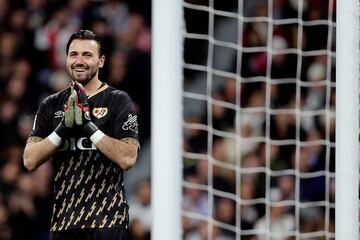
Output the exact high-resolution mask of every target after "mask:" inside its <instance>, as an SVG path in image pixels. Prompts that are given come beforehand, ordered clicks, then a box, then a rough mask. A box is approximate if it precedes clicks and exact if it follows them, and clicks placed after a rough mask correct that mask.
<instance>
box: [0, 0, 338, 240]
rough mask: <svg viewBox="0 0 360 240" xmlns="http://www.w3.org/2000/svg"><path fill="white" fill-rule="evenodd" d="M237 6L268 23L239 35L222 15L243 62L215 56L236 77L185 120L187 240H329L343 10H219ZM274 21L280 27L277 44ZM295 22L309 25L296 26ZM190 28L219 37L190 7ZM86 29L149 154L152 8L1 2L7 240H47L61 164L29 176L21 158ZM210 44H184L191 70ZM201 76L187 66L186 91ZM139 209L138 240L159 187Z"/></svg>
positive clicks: (282, 6)
mask: <svg viewBox="0 0 360 240" xmlns="http://www.w3.org/2000/svg"><path fill="white" fill-rule="evenodd" d="M186 2H187V3H191V4H199V5H205V6H208V5H209V1H207V0H187V1H186ZM239 2H244V4H243V6H242V8H243V10H244V17H262V18H257V20H254V19H253V21H245V22H243V24H242V28H239V27H238V25H237V19H236V21H235V28H234V29H235V30H234V31H231V30H230V31H229V29H231V24H234V23H231V21H229V22H227V20H226V17H222V18H221V19H220V18H219V19H218V18H216V17H215V18H214V30H215V31H214V33H215V35H214V38H215V39H217V38H219V39H220V40H221V38H226V37H228V38H229V39H231V38H233V39H235V41H234V43H236V44H237V45H238V46H241V48H239V49H242V50H243V51H241V52H240V51H238V50H237V49H231V50H230V51H228V50H226V49H225V48H220V46H219V45H214V46H212V47H213V50H214V51H213V54H214V55H213V56H212V58H213V61H212V63H213V65H212V66H211V67H213V68H214V69H219V70H222V71H225V72H227V73H232V74H233V75H234V77H224V76H215V74H213V75H212V76H211V78H212V79H213V81H214V82H213V85H212V86H211V87H212V90H211V94H212V96H211V97H212V99H213V101H212V102H211V104H210V105H207V104H204V105H202V108H197V109H196V111H195V112H194V111H190V110H187V109H184V111H185V113H184V116H185V122H186V123H185V128H184V151H185V153H195V154H194V155H196V156H200V157H197V158H195V157H193V156H194V155H191V154H189V155H187V154H185V157H184V189H183V201H182V204H183V210H184V217H183V234H184V236H183V238H184V239H187V240H197V239H208V238H210V237H211V238H212V239H217V240H226V239H235V236H236V232H235V226H240V227H241V230H242V232H241V234H242V239H249V240H261V239H264V238H263V237H264V236H265V235H264V234H265V233H266V230H267V229H268V228H270V229H271V231H272V233H273V234H274V235H273V236H274V237H276V239H284V240H289V239H292V238H291V237H288V236H286V234H290V233H291V232H292V231H299V232H301V233H304V234H306V233H314V232H315V233H318V234H317V235H316V234H315V236H318V237H317V238H316V237H315V238H313V239H323V238H324V236H325V235H324V234H325V233H326V231H327V232H330V233H331V232H334V209H333V207H332V206H333V205H331V204H333V203H334V178H333V176H332V174H331V173H333V172H334V168H335V167H334V165H335V164H334V154H335V153H334V151H335V150H334V141H335V118H334V111H335V87H334V82H335V70H334V68H335V59H334V57H333V56H332V55H331V54H332V53H333V52H334V51H335V29H332V28H333V26H332V25H331V24H332V23H333V22H334V21H335V0H334V1H331V0H326V1H322V0H304V1H296V0H273V1H271V2H272V3H273V6H268V5H267V2H268V1H265V0H253V1H213V3H214V8H215V9H217V10H224V11H227V12H238V11H237V9H238V7H239V6H238V5H237V4H238V3H239ZM300 2H301V6H300ZM330 3H331V4H332V5H330ZM269 8H270V11H269ZM270 12H271V13H272V16H271V17H273V18H274V19H275V20H279V21H278V22H276V21H274V22H272V23H273V25H272V28H273V29H272V36H268V34H269V31H268V30H269V27H270V24H269V22H268V21H266V17H268V16H269V13H270ZM298 16H301V18H302V20H303V21H304V22H303V24H302V25H300V24H299V23H298V22H296V21H290V20H291V19H297V18H298ZM184 17H185V24H186V30H187V31H188V32H192V33H201V34H209V33H210V32H211V31H210V29H211V27H212V26H211V25H209V23H210V22H209V19H210V18H209V14H208V12H206V11H198V10H194V9H191V8H184ZM228 19H230V18H228ZM280 20H289V21H283V22H281V21H280ZM318 20H319V21H318ZM310 21H318V22H317V24H310ZM306 23H309V24H306ZM209 26H210V27H209ZM78 29H91V30H93V31H94V32H95V33H97V34H98V35H99V36H100V37H101V38H102V40H103V42H104V43H105V53H106V62H105V66H104V69H102V70H101V72H100V79H101V80H103V81H105V82H107V83H108V84H110V85H112V86H114V87H117V88H119V89H122V90H125V91H127V92H128V93H129V94H130V96H131V97H132V98H133V100H134V102H135V104H136V107H137V111H138V114H139V120H140V130H139V133H140V134H141V135H140V143H141V144H143V143H147V142H148V139H149V136H150V86H151V83H150V81H151V79H150V75H151V74H150V63H151V55H150V54H151V52H150V51H151V43H150V40H151V1H140V0H68V1H63V0H49V1H46V0H12V1H10V0H0V133H1V138H0V240H18V239H28V240H32V239H33V240H43V239H48V231H49V230H48V229H49V228H48V227H49V221H50V214H51V197H52V196H51V194H52V191H51V187H50V186H51V181H52V177H53V168H52V163H51V162H48V163H46V164H44V165H42V166H41V167H40V168H39V169H38V170H37V171H35V172H34V173H28V172H26V171H25V169H24V168H23V165H22V150H23V147H24V144H25V141H26V139H27V136H28V134H29V132H30V131H31V129H32V124H33V119H34V114H35V111H36V109H37V107H38V104H39V103H40V102H41V101H42V99H44V97H46V96H48V95H49V94H51V93H54V92H56V91H59V90H62V89H64V88H66V87H67V86H68V84H69V78H68V76H67V73H66V72H65V71H64V64H65V57H66V54H65V45H66V42H67V40H68V37H69V36H70V35H71V34H72V33H73V32H74V31H76V30H78ZM239 29H241V32H238V30H239ZM217 32H221V33H226V34H219V35H216V33H217ZM231 34H235V35H236V36H235V37H234V36H232V35H231ZM269 39H271V41H269ZM269 43H271V46H270V47H269V48H266V46H269V45H268V44H269ZM208 47H209V43H208V42H205V43H204V42H203V41H199V40H191V39H185V46H184V59H185V62H186V63H195V64H200V65H206V64H207V63H209V62H211V61H209V59H208V57H209V56H210V55H209V54H208V50H209V48H208ZM269 49H272V50H273V51H274V52H273V53H272V54H271V53H270V51H269ZM322 50H324V51H322ZM217 60H218V62H217ZM220 60H221V61H220ZM219 62H220V63H219ZM221 64H223V65H221ZM208 74H210V73H208ZM235 75H236V76H237V77H235ZM203 78H204V74H203V73H201V72H199V71H195V70H191V69H188V68H185V69H184V87H185V89H186V90H187V91H194V92H196V91H198V90H197V89H196V86H199V84H198V82H199V81H204V79H203ZM200 85H201V84H200ZM208 87H210V86H208ZM193 105H194V106H197V104H193ZM190 126H191V127H190ZM193 126H195V127H193ZM198 126H209V128H203V127H198ZM204 129H211V131H207V130H204ZM240 142H241V144H239V143H240ZM144 145H146V144H143V145H142V146H144ZM142 151H145V150H144V148H142ZM145 152H146V151H145ZM147 155H149V154H147ZM148 158H149V156H148ZM145 159H147V158H145ZM125 181H126V180H125ZM128 198H129V204H130V220H131V221H130V222H131V223H130V224H131V235H132V239H134V240H146V239H150V225H151V208H150V206H151V190H150V179H149V178H143V179H138V181H137V182H136V185H135V188H134V190H133V191H131V194H129V195H128ZM209 216H210V217H211V218H212V221H211V222H209V221H207V220H209V218H208V217H209ZM297 217H299V220H297V219H296V218H297ZM269 221H270V224H268V222H269ZM262 233H263V235H262ZM210 235H211V236H210Z"/></svg>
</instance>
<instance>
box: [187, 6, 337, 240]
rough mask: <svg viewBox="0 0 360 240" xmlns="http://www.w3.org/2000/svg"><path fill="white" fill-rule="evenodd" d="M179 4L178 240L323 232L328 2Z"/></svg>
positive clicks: (331, 193) (330, 45)
mask: <svg viewBox="0 0 360 240" xmlns="http://www.w3.org/2000/svg"><path fill="white" fill-rule="evenodd" d="M183 7H184V21H185V29H184V41H185V42H184V50H185V51H184V92H183V102H184V126H183V130H184V139H183V141H184V152H183V165H184V166H183V199H182V217H183V222H182V224H183V239H186V240H193V239H194V240H195V239H214V240H215V239H219V240H220V239H222V240H223V239H248V240H257V239H258V240H262V239H279V240H282V239H283V240H289V239H335V40H336V38H335V13H336V11H335V0H322V1H320V0H304V1H298V0H266V1H264V0H251V1H250V0H248V1H245V0H238V1H226V0H222V1H220V0H184V2H183Z"/></svg>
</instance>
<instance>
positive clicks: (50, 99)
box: [42, 88, 69, 105]
mask: <svg viewBox="0 0 360 240" xmlns="http://www.w3.org/2000/svg"><path fill="white" fill-rule="evenodd" d="M68 91H69V88H67V89H64V90H62V91H60V92H56V93H53V94H51V95H49V96H47V97H46V98H45V99H44V100H43V101H42V103H43V104H46V105H47V104H54V103H57V102H62V101H63V100H64V99H66V96H67V95H68Z"/></svg>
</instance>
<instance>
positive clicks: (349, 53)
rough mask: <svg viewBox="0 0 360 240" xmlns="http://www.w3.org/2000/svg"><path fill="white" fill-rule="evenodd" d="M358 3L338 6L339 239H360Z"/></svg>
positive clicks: (354, 0)
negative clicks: (359, 195)
mask: <svg viewBox="0 0 360 240" xmlns="http://www.w3.org/2000/svg"><path fill="white" fill-rule="evenodd" d="M359 7H360V6H359V1H357V0H344V1H338V2H337V24H336V25H337V27H336V29H337V31H336V42H337V47H336V177H335V181H336V206H335V210H336V211H335V216H336V218H335V220H336V230H335V236H336V239H349V240H358V239H359V198H358V194H359V63H360V62H359V54H360V52H359V43H360V42H359V39H360V38H359V34H360V32H359V27H360V25H359Z"/></svg>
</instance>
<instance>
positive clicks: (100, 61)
mask: <svg viewBox="0 0 360 240" xmlns="http://www.w3.org/2000/svg"><path fill="white" fill-rule="evenodd" d="M104 60H105V57H104V56H99V45H98V44H97V42H96V41H94V40H79V39H75V40H73V41H72V42H71V44H70V46H69V52H68V55H67V58H66V69H67V70H68V72H69V74H70V76H71V78H72V79H74V80H76V81H78V82H80V83H82V84H83V85H84V84H87V83H88V82H90V81H91V80H92V79H96V78H97V77H98V72H99V68H102V67H103V65H104Z"/></svg>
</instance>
